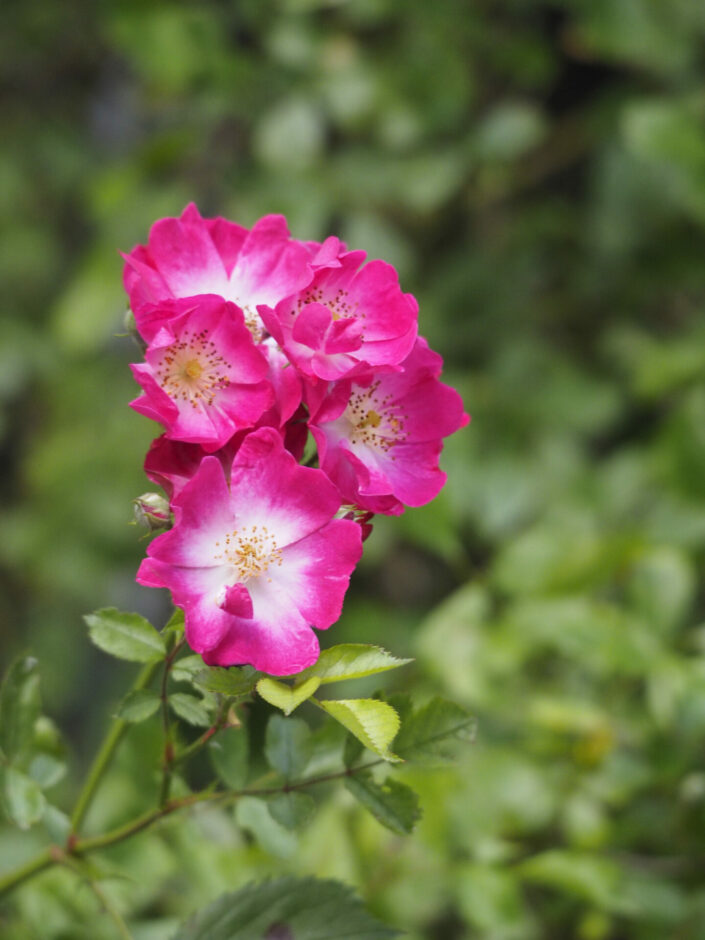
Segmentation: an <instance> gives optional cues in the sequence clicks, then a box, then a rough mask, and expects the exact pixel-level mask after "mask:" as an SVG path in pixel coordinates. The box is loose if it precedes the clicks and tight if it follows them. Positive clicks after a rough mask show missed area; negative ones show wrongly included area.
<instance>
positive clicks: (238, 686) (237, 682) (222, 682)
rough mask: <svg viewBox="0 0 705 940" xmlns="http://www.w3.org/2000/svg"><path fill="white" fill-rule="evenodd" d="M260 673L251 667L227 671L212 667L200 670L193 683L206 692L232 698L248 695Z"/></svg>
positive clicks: (231, 668) (237, 667) (238, 667)
mask: <svg viewBox="0 0 705 940" xmlns="http://www.w3.org/2000/svg"><path fill="white" fill-rule="evenodd" d="M259 676H260V673H258V672H256V671H255V670H254V669H252V667H251V666H231V667H229V668H227V669H225V668H223V667H221V666H213V667H211V668H208V669H202V670H201V672H199V673H197V674H196V676H195V677H194V682H195V683H196V685H198V686H200V688H202V689H205V690H206V692H218V693H220V694H221V695H227V696H230V697H232V698H237V697H239V696H244V695H249V694H250V692H252V690H253V689H254V687H255V685H256V684H257V679H258V678H259Z"/></svg>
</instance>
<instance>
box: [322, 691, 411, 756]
mask: <svg viewBox="0 0 705 940" xmlns="http://www.w3.org/2000/svg"><path fill="white" fill-rule="evenodd" d="M316 704H317V705H320V707H321V708H322V709H323V710H324V711H326V712H328V714H329V715H330V716H331V717H332V718H335V720H336V721H339V722H340V723H341V725H343V727H345V728H347V729H348V731H350V733H351V734H354V735H355V737H356V738H357V739H358V740H359V741H362V743H363V744H364V745H365V747H367V748H369V749H370V750H371V751H374V753H375V754H379V756H380V757H383V758H384V759H385V760H388V761H399V760H401V758H400V757H397V756H396V755H395V754H392V752H391V751H390V750H389V745H390V744H391V743H392V741H393V740H394V736H395V735H396V733H397V731H398V730H399V715H397V713H396V711H395V710H394V709H393V708H392V706H391V705H389V704H388V703H387V702H380V701H377V700H376V699H370V698H359V699H327V700H325V701H318V700H316Z"/></svg>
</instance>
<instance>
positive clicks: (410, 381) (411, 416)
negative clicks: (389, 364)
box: [310, 337, 469, 515]
mask: <svg viewBox="0 0 705 940" xmlns="http://www.w3.org/2000/svg"><path fill="white" fill-rule="evenodd" d="M442 364H443V360H442V359H441V357H440V356H439V355H438V353H435V352H433V351H432V350H431V349H429V347H428V343H427V342H426V340H425V339H423V338H421V337H419V338H418V339H417V341H416V344H415V346H414V349H413V350H412V352H411V354H410V356H409V358H408V359H407V360H406V361H405V362H404V363H403V371H401V372H387V373H380V374H374V373H370V374H368V375H366V376H361V377H359V378H356V379H354V380H344V381H341V382H338V383H335V384H333V385H332V386H331V388H330V389H329V391H328V394H327V395H326V397H325V398H324V399H323V400H322V401H320V402H319V403H318V404H317V405H316V406H314V408H313V412H312V414H311V420H310V427H311V431H312V433H313V435H314V437H315V439H316V443H317V444H318V453H319V463H320V466H321V469H322V470H323V471H324V472H325V473H326V474H328V476H329V477H330V478H331V480H332V481H333V482H334V483H335V485H336V486H337V487H338V489H339V491H340V493H341V495H342V497H343V500H344V502H346V503H350V504H353V505H357V506H359V507H361V508H363V509H367V510H370V511H371V512H378V513H387V514H394V515H397V514H399V513H401V512H403V507H404V505H407V506H422V505H423V504H424V503H427V502H429V501H430V500H432V499H433V498H434V496H436V495H437V494H438V492H439V491H440V489H441V487H442V486H443V484H444V483H445V480H446V475H445V473H443V471H442V470H441V469H440V468H439V466H438V458H439V455H440V452H441V448H442V446H443V442H442V438H443V437H446V436H447V435H449V434H452V433H453V432H454V431H457V430H458V429H459V428H461V427H464V425H466V424H467V423H468V421H469V418H468V416H467V415H466V414H465V413H464V411H463V403H462V400H461V398H460V395H458V393H457V392H456V391H455V390H454V389H452V388H450V387H449V386H447V385H444V384H443V383H442V382H439V381H438V376H439V375H440V372H441V367H442Z"/></svg>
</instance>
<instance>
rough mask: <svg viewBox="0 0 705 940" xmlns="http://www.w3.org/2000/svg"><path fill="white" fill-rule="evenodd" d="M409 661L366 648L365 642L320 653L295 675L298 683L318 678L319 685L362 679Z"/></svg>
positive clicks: (342, 645) (348, 644)
mask: <svg viewBox="0 0 705 940" xmlns="http://www.w3.org/2000/svg"><path fill="white" fill-rule="evenodd" d="M412 661H413V660H411V659H398V658H397V657H396V656H392V654H391V653H388V652H387V651H386V650H383V649H382V648H381V647H380V646H368V645H367V644H365V643H343V644H341V645H340V646H332V647H331V648H330V649H327V650H323V651H322V653H321V655H320V656H319V657H318V661H317V662H316V663H314V664H313V666H309V667H308V669H304V670H303V672H300V673H299V674H298V676H297V677H296V678H297V681H298V682H299V683H300V682H302V681H303V680H305V679H308V678H309V676H318V678H319V679H320V681H321V685H325V684H326V683H327V682H342V681H343V680H344V679H362V678H363V677H364V676H373V675H374V674H375V673H377V672H385V671H386V670H388V669H396V668H397V667H398V666H405V665H406V664H407V663H410V662H412Z"/></svg>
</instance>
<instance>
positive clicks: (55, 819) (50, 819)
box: [42, 803, 71, 845]
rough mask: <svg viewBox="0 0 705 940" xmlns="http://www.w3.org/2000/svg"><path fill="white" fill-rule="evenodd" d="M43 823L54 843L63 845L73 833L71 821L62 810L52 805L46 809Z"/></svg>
mask: <svg viewBox="0 0 705 940" xmlns="http://www.w3.org/2000/svg"><path fill="white" fill-rule="evenodd" d="M42 823H43V824H44V828H45V829H46V831H47V834H48V835H49V838H50V839H51V841H52V842H55V843H56V844H57V845H63V844H64V843H65V842H66V840H67V839H68V836H69V833H70V832H71V820H70V819H69V817H68V816H67V815H66V813H64V812H63V811H62V810H60V809H58V808H57V807H56V806H52V805H51V803H47V805H46V806H45V807H44V813H43V815H42Z"/></svg>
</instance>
